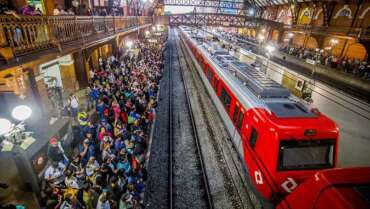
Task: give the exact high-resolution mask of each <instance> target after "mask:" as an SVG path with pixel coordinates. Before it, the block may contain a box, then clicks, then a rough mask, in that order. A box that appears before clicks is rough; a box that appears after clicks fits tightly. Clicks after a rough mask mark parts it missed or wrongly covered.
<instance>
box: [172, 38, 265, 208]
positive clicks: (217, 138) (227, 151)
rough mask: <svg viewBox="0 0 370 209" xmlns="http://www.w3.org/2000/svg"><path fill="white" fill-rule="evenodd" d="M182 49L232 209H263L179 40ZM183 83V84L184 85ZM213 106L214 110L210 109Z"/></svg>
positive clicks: (195, 99)
mask: <svg viewBox="0 0 370 209" xmlns="http://www.w3.org/2000/svg"><path fill="white" fill-rule="evenodd" d="M178 45H179V47H178V48H180V49H181V50H180V51H181V53H180V54H181V56H182V57H183V60H184V63H185V65H186V69H187V72H186V73H187V74H188V77H189V79H190V80H191V81H190V82H191V84H192V86H193V89H195V91H194V92H193V95H194V97H195V98H194V99H193V100H194V101H196V102H197V105H198V106H199V107H200V110H201V113H202V114H201V115H203V120H204V121H205V124H206V126H207V130H208V134H209V135H210V137H209V138H211V139H213V146H214V149H215V151H216V152H217V153H218V158H219V159H218V161H219V162H220V164H223V165H222V167H223V172H224V174H225V181H227V182H226V184H225V185H227V187H228V188H225V189H226V190H227V192H228V193H229V194H231V195H232V196H233V197H232V198H231V201H233V202H234V203H233V206H234V207H235V208H248V209H249V208H252V209H254V208H263V207H262V205H261V204H260V201H259V199H258V197H257V196H256V195H255V192H254V191H253V189H252V187H251V186H250V185H251V182H249V179H248V177H246V176H247V175H246V172H245V170H244V168H243V166H242V164H241V163H242V162H241V161H242V160H240V159H239V156H238V155H237V154H236V153H237V151H236V148H235V147H233V144H232V142H231V137H230V136H229V135H230V134H227V131H226V130H225V128H224V127H223V124H222V122H221V120H220V118H219V115H218V114H217V111H216V109H215V107H214V106H213V104H212V101H211V100H210V96H209V95H208V93H207V92H206V90H205V87H204V86H203V83H202V81H201V80H200V77H199V74H198V73H197V72H196V70H195V66H193V62H192V61H191V60H190V59H189V56H187V55H186V54H187V52H186V51H185V49H184V45H183V43H182V42H181V41H179V43H178ZM184 83H186V82H184ZM211 107H213V108H211Z"/></svg>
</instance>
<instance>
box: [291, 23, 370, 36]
mask: <svg viewBox="0 0 370 209" xmlns="http://www.w3.org/2000/svg"><path fill="white" fill-rule="evenodd" d="M284 29H287V30H298V31H309V32H313V33H320V34H337V35H344V36H351V37H355V38H359V39H370V29H365V28H353V27H343V26H312V25H292V26H290V25H285V26H284Z"/></svg>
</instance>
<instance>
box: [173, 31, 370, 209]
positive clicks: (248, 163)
mask: <svg viewBox="0 0 370 209" xmlns="http://www.w3.org/2000/svg"><path fill="white" fill-rule="evenodd" d="M179 31H180V33H179V34H180V36H181V40H182V41H183V43H184V46H185V48H186V51H187V53H188V54H189V55H190V56H191V57H192V59H193V61H194V63H195V65H196V68H197V70H198V72H199V75H200V77H201V79H202V80H203V83H204V85H205V87H206V88H207V91H208V92H209V95H210V96H211V98H212V100H213V102H214V104H215V106H216V107H217V109H218V111H219V114H220V115H221V117H222V119H223V122H224V124H225V125H226V127H227V129H228V131H229V134H230V135H231V136H232V141H233V143H234V145H235V147H236V148H237V150H238V152H239V155H240V156H241V158H242V159H244V162H245V168H246V170H247V173H248V175H249V176H250V179H251V180H252V182H253V185H254V187H255V188H256V190H257V191H258V193H259V194H260V195H261V196H262V198H263V199H264V200H268V201H269V202H271V203H273V204H274V205H278V204H279V205H280V206H279V207H281V208H290V207H289V205H290V204H284V203H283V202H284V201H283V200H285V199H286V197H287V196H289V195H290V194H292V191H294V190H295V189H296V188H297V187H299V185H300V184H301V183H302V182H303V181H304V180H306V179H307V178H308V177H312V176H314V174H315V173H317V172H318V171H320V170H322V169H332V168H334V167H336V163H337V159H338V142H339V129H338V127H337V125H336V124H335V122H334V121H332V120H331V119H330V118H328V117H326V116H325V115H324V114H322V113H320V112H319V111H317V110H315V109H308V108H307V107H306V106H305V105H303V104H301V103H300V102H299V101H297V99H295V98H294V97H293V96H291V95H290V92H289V91H288V90H287V89H286V88H284V87H283V86H281V85H280V84H278V83H276V82H274V81H272V80H271V79H269V78H268V77H267V76H266V75H265V74H263V73H262V72H260V71H259V70H257V69H255V68H253V67H251V66H249V65H247V64H244V63H241V62H239V61H237V60H236V59H235V58H234V57H233V56H231V55H229V53H228V51H227V50H224V49H222V47H220V46H217V42H213V41H211V40H209V39H207V37H206V36H205V34H204V33H203V32H201V31H199V30H198V29H195V28H188V27H183V26H182V27H180V29H179ZM334 170H335V169H334ZM361 172H365V173H366V172H367V173H368V174H370V169H367V168H366V169H365V168H364V169H362V170H361ZM361 175H363V173H362V174H361ZM367 180H368V181H370V175H369V177H368V178H367ZM298 208H299V207H298Z"/></svg>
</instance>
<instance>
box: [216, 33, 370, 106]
mask: <svg viewBox="0 0 370 209" xmlns="http://www.w3.org/2000/svg"><path fill="white" fill-rule="evenodd" d="M214 34H215V33H214ZM216 35H217V36H218V37H221V38H222V39H224V40H226V39H227V40H228V41H231V40H230V39H228V38H227V37H225V36H222V35H220V34H216ZM237 40H238V42H239V44H240V45H241V46H242V47H243V48H244V49H245V50H248V51H249V50H251V51H252V52H253V53H254V54H257V55H260V56H262V57H265V58H267V55H266V54H265V53H264V52H265V49H264V48H262V46H260V45H259V44H258V43H256V42H253V41H248V40H245V39H240V38H237ZM268 59H270V60H271V61H272V62H275V63H277V64H279V65H281V66H284V67H285V68H288V69H290V70H292V71H294V72H296V73H299V74H302V75H305V76H307V77H309V78H311V79H313V80H317V81H320V82H322V83H325V84H327V85H329V86H331V87H333V88H336V89H338V90H341V91H343V92H346V93H348V94H351V95H353V96H355V97H357V98H359V99H361V100H364V101H366V102H368V103H369V102H370V99H369V98H370V81H369V80H366V79H364V78H360V77H358V76H354V75H352V74H349V73H345V72H343V71H340V70H337V69H333V68H330V67H327V66H323V65H320V64H314V63H312V62H311V63H308V62H307V61H303V60H302V59H298V58H296V57H294V56H292V55H289V54H287V53H284V52H281V51H279V50H276V51H274V53H273V54H271V55H269V58H268ZM261 64H262V65H263V64H264V63H261Z"/></svg>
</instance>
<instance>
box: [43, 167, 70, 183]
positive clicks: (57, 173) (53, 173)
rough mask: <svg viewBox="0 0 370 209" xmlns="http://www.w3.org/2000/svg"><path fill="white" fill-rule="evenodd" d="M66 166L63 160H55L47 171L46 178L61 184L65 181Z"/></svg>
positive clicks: (50, 181)
mask: <svg viewBox="0 0 370 209" xmlns="http://www.w3.org/2000/svg"><path fill="white" fill-rule="evenodd" d="M65 168H66V166H65V165H64V164H63V163H61V162H53V163H52V164H51V165H50V166H49V167H48V168H47V169H46V171H45V173H44V178H45V180H47V181H48V182H49V183H52V184H56V185H57V184H60V183H62V182H63V181H64V170H65Z"/></svg>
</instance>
